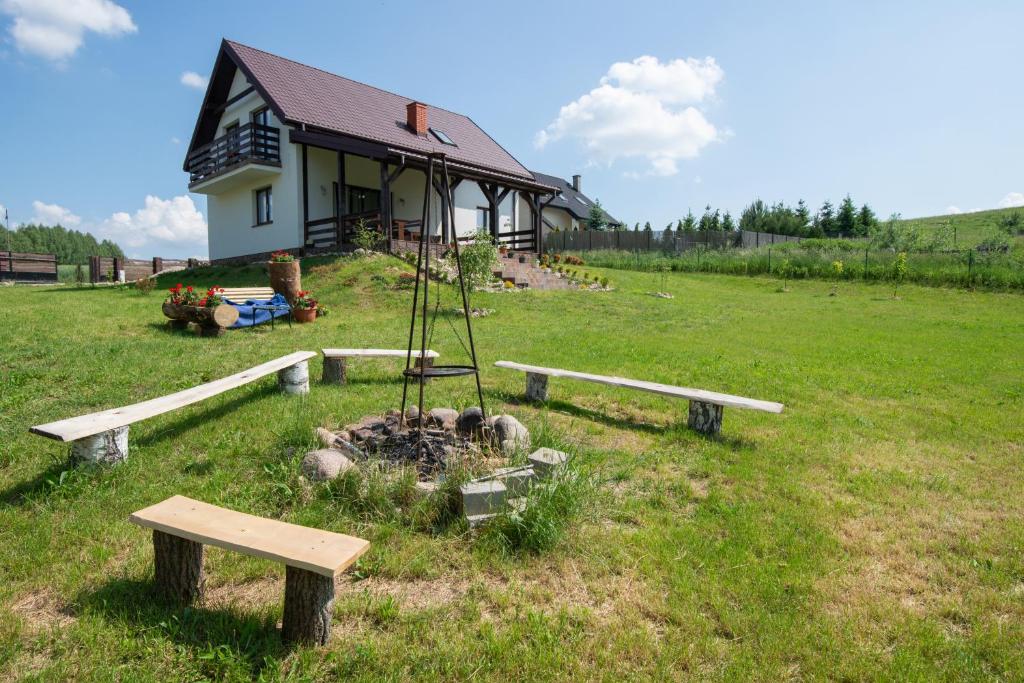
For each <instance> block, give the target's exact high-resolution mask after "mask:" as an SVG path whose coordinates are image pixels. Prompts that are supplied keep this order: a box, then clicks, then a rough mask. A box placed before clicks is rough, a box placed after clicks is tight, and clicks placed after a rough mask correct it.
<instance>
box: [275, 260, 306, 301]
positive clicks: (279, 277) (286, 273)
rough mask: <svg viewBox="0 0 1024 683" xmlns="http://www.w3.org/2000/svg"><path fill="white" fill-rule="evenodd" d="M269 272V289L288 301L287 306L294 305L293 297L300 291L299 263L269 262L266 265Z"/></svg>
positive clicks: (300, 275) (300, 273) (300, 274)
mask: <svg viewBox="0 0 1024 683" xmlns="http://www.w3.org/2000/svg"><path fill="white" fill-rule="evenodd" d="M267 268H268V269H269V270H270V287H271V288H272V289H273V290H274V291H275V292H277V293H278V294H280V295H281V296H283V297H284V298H285V299H287V300H288V303H289V304H294V303H295V297H296V296H297V295H298V293H299V290H300V289H302V271H301V270H300V268H299V262H298V261H297V260H296V261H283V262H278V261H270V262H269V263H267Z"/></svg>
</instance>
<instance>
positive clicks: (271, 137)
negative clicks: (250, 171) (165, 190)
mask: <svg viewBox="0 0 1024 683" xmlns="http://www.w3.org/2000/svg"><path fill="white" fill-rule="evenodd" d="M249 162H257V163H262V164H272V165H279V164H280V163H281V133H280V131H279V130H278V129H277V128H272V127H270V126H262V125H260V124H258V123H246V124H245V125H242V126H238V128H235V129H234V130H232V131H231V132H229V133H227V134H225V135H222V136H220V137H219V138H217V139H215V140H214V141H213V142H211V143H209V144H207V145H203V146H202V147H200V148H199V149H197V150H196V151H195V152H193V153H192V154H191V155H190V156H189V158H188V172H189V184H192V185H194V184H196V183H199V182H202V181H203V180H206V179H208V178H211V177H213V176H215V175H217V174H219V173H223V172H224V171H227V170H230V169H232V168H235V167H236V166H238V165H240V164H245V163H249Z"/></svg>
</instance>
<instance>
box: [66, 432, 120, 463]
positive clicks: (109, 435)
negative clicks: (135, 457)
mask: <svg viewBox="0 0 1024 683" xmlns="http://www.w3.org/2000/svg"><path fill="white" fill-rule="evenodd" d="M127 459H128V426H127V425H125V426H124V427H117V428H115V429H111V430H110V431H109V432H102V433H100V434H93V435H92V436H87V437H85V438H84V439H78V440H77V441H72V442H71V461H72V462H74V463H87V464H113V463H118V462H123V461H124V460H127Z"/></svg>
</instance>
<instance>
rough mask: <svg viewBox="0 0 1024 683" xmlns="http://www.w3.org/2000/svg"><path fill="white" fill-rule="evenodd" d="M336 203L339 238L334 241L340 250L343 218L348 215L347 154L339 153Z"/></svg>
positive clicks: (336, 229)
mask: <svg viewBox="0 0 1024 683" xmlns="http://www.w3.org/2000/svg"><path fill="white" fill-rule="evenodd" d="M335 203H336V204H337V205H338V216H337V217H336V219H335V222H334V229H335V231H336V234H337V237H335V239H334V241H335V242H336V243H337V246H338V249H341V245H342V238H343V236H344V235H343V231H342V226H341V217H342V216H345V215H347V214H348V190H347V189H346V185H345V153H344V152H342V151H340V150H339V151H338V197H337V200H336V201H335Z"/></svg>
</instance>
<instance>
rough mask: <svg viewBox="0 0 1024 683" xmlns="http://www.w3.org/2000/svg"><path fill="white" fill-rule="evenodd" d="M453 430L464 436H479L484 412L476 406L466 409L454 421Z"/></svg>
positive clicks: (482, 426)
mask: <svg viewBox="0 0 1024 683" xmlns="http://www.w3.org/2000/svg"><path fill="white" fill-rule="evenodd" d="M455 428H456V429H457V430H458V431H459V433H460V434H465V435H466V436H479V435H481V434H482V433H483V428H484V411H482V410H480V408H479V407H477V406H472V407H470V408H466V409H465V410H463V411H462V412H461V413H459V417H458V419H456V420H455Z"/></svg>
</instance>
